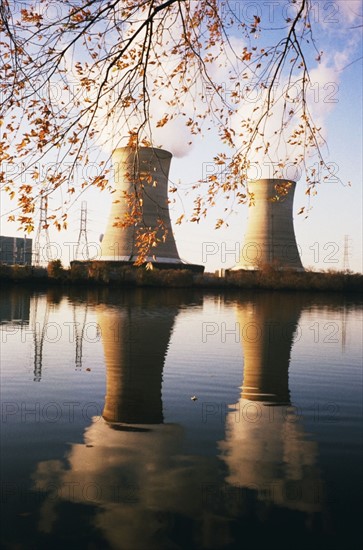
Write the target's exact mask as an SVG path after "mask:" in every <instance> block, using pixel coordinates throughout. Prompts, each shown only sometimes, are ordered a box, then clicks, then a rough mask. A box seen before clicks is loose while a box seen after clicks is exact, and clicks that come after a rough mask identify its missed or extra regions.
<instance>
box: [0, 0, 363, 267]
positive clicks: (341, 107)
mask: <svg viewBox="0 0 363 550" xmlns="http://www.w3.org/2000/svg"><path fill="white" fill-rule="evenodd" d="M230 4H231V5H232V7H234V9H235V10H239V13H240V14H241V15H242V16H243V17H245V18H247V19H248V18H252V17H253V15H260V16H261V19H262V21H267V20H268V21H269V25H270V27H269V28H274V26H275V27H276V28H277V27H278V25H279V24H280V23H281V16H282V14H284V13H285V14H286V10H287V9H288V8H287V2H286V1H285V0H281V1H278V0H276V1H275V2H268V1H262V0H260V1H259V2H247V1H246V2H239V1H236V2H230ZM313 5H314V11H313V17H314V18H315V19H316V23H317V25H318V26H317V29H318V31H319V32H318V35H317V36H316V38H317V41H318V48H319V50H322V51H324V55H323V58H322V59H323V60H322V62H321V63H320V64H319V65H318V64H317V63H315V65H314V68H313V70H312V72H311V82H312V86H311V97H310V99H311V101H312V109H313V114H314V116H315V118H317V120H318V122H319V123H321V126H322V128H323V135H324V137H325V139H326V142H327V147H326V148H325V149H324V155H325V159H326V161H327V162H328V163H332V164H331V166H332V168H333V171H334V173H336V174H337V175H338V177H339V179H340V181H338V179H336V178H334V177H332V178H331V181H329V182H324V183H321V184H320V185H319V186H318V193H317V195H316V196H314V197H311V198H310V199H308V197H307V196H306V195H305V190H306V187H305V181H304V174H303V173H301V178H300V179H299V181H298V183H297V187H296V192H295V201H294V226H295V234H296V240H297V243H298V246H299V250H300V253H301V259H302V263H303V265H304V267H305V268H312V269H315V270H321V269H323V270H327V269H342V268H343V267H349V268H350V269H351V270H353V271H357V272H362V271H363V259H362V250H363V244H362V233H363V228H362V204H363V200H362V199H363V197H362V176H363V174H362V172H363V162H362V150H363V143H362V124H363V123H362V118H363V117H362V114H363V113H362V60H361V59H360V57H361V56H362V41H361V38H362V30H361V29H357V28H353V27H357V26H359V25H361V24H362V19H363V17H362V15H363V8H362V1H361V0H336V1H334V2H325V0H317V1H316V2H313ZM221 9H222V7H221ZM284 10H285V11H284ZM231 38H232V40H238V37H236V36H232V37H231ZM222 78H223V77H222ZM226 93H228V90H226ZM158 115H159V113H158ZM159 135H160V136H161V137H160V139H163V140H164V143H162V145H163V147H164V148H166V149H168V150H170V151H171V152H172V153H173V154H174V156H173V159H172V162H171V169H170V175H169V179H170V183H171V185H173V186H174V185H176V186H177V187H178V188H179V192H178V193H176V194H173V195H172V196H171V197H170V198H171V199H172V200H173V202H172V203H171V204H170V214H171V218H172V222H174V224H173V230H174V236H175V240H176V244H177V248H178V251H179V255H180V257H181V258H182V259H183V260H185V261H187V262H189V263H196V264H202V265H205V267H206V270H207V271H215V270H218V269H226V268H229V267H232V266H233V265H234V264H235V263H237V261H238V256H239V253H240V251H241V248H242V247H243V238H244V234H245V231H246V227H247V220H248V213H249V207H248V206H246V205H233V207H232V210H231V212H230V213H229V215H228V219H227V223H228V226H225V225H224V226H223V227H222V228H220V229H218V230H215V229H214V226H215V221H216V219H217V218H218V217H220V216H221V215H222V213H223V209H224V207H225V205H224V204H223V201H221V202H220V203H218V205H217V206H216V207H215V208H214V209H211V211H210V212H209V214H208V216H207V218H206V219H205V220H203V221H201V222H200V223H199V224H195V223H190V222H183V223H182V224H181V225H176V224H175V221H176V220H177V218H179V216H180V215H181V214H182V213H184V212H186V213H187V214H188V213H189V214H190V213H191V209H192V196H193V195H192V192H191V191H190V187H191V185H192V183H194V182H196V181H197V180H199V179H202V178H203V177H205V175H206V174H207V173H213V171H217V170H218V166H216V165H215V164H214V163H213V156H214V154H215V153H216V152H218V151H219V149H220V144H219V141H218V136H217V135H216V132H214V131H213V130H210V131H206V132H204V135H201V136H196V137H195V138H194V139H193V144H192V146H191V147H185V148H184V149H185V150H183V152H182V153H181V152H180V144H181V141H183V140H185V139H188V137H187V135H186V134H185V132H182V131H181V128H180V125H176V126H172V125H170V126H169V127H168V128H167V130H166V127H165V134H164V136H163V134H162V132H160V134H159ZM158 137H159V136H158ZM311 162H315V160H314V159H311ZM91 169H92V167H91ZM264 169H265V170H268V169H269V167H268V166H266V167H265V168H264ZM261 176H262V177H268V174H267V173H266V172H265V173H263V174H261ZM186 190H189V192H188V193H187V194H186ZM1 198H2V206H1V213H2V214H3V215H2V217H1V227H0V232H1V234H2V235H9V236H22V235H23V233H22V232H17V224H14V223H9V222H7V221H6V218H7V215H6V214H7V212H8V211H10V210H11V209H12V208H13V207H14V203H11V202H10V201H9V200H8V198H7V197H4V195H3V194H2V195H1ZM174 199H175V202H174ZM52 200H54V201H55V200H56V199H50V201H49V208H50V209H51V208H52ZM81 200H83V201H86V202H87V214H88V220H87V228H88V241H89V243H92V244H91V247H90V252H91V254H92V255H94V257H96V258H97V256H98V254H99V237H100V235H101V234H102V233H104V231H105V227H106V223H107V218H108V214H109V210H110V206H111V201H112V196H111V195H110V194H109V193H108V192H107V191H103V192H100V191H98V190H96V189H93V190H89V191H87V192H85V193H84V194H83V195H82V197H81V199H80V200H79V201H78V202H76V203H75V204H74V205H73V207H72V208H71V210H70V212H69V229H68V230H67V231H62V232H61V233H58V232H57V231H56V230H54V229H52V228H51V229H50V240H51V242H52V243H54V246H53V249H52V250H53V255H54V256H55V257H57V258H60V259H61V260H62V263H63V264H64V265H67V264H69V261H70V260H72V259H73V252H72V251H73V250H74V247H75V245H76V243H77V240H78V235H79V228H80V225H79V224H80V209H81V203H80V201H81ZM303 206H305V208H306V209H308V215H307V217H305V215H300V216H299V215H297V212H298V211H299V210H300V208H301V207H303ZM30 238H34V233H33V234H31V235H30ZM346 247H347V252H348V262H349V263H348V265H347V264H345V265H344V256H345V255H344V250H345V248H346Z"/></svg>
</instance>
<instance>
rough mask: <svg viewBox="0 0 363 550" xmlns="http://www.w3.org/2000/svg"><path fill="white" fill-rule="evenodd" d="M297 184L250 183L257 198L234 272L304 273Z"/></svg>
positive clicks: (277, 182)
mask: <svg viewBox="0 0 363 550" xmlns="http://www.w3.org/2000/svg"><path fill="white" fill-rule="evenodd" d="M295 185H296V183H295V182H292V181H289V180H279V179H261V180H255V181H250V182H249V184H248V191H249V192H250V193H251V194H253V200H254V205H253V206H251V207H250V210H249V218H248V226H247V233H246V237H245V242H244V246H243V248H242V250H241V255H240V260H239V262H238V264H237V265H236V266H235V267H234V268H233V269H258V268H260V267H261V266H263V265H274V266H276V267H280V268H286V269H294V270H297V271H303V269H304V268H303V266H302V263H301V260H300V256H299V251H298V248H297V244H296V239H295V233H294V225H293V220H292V207H293V200H294V191H295Z"/></svg>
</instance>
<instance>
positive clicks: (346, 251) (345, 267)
mask: <svg viewBox="0 0 363 550" xmlns="http://www.w3.org/2000/svg"><path fill="white" fill-rule="evenodd" d="M343 271H349V235H344V256H343Z"/></svg>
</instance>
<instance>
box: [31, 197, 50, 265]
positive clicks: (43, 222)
mask: <svg viewBox="0 0 363 550" xmlns="http://www.w3.org/2000/svg"><path fill="white" fill-rule="evenodd" d="M48 225H49V224H48V197H47V196H45V195H42V196H41V197H40V208H39V225H38V229H37V234H36V237H35V241H34V257H33V258H34V259H33V264H34V265H36V266H40V265H43V264H47V263H48V261H50V260H51V258H50V257H48V256H49V254H50V239H49V232H48Z"/></svg>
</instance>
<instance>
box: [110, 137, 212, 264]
mask: <svg viewBox="0 0 363 550" xmlns="http://www.w3.org/2000/svg"><path fill="white" fill-rule="evenodd" d="M171 158H172V155H171V153H169V152H168V151H165V150H163V149H155V148H152V147H139V148H138V149H135V148H131V147H122V148H119V149H115V151H114V152H113V164H114V174H115V187H116V193H115V201H114V202H113V204H112V208H111V212H110V216H109V219H108V224H107V228H106V232H105V235H104V237H103V239H102V243H101V251H102V252H101V260H102V261H116V262H123V263H124V262H125V263H133V262H135V260H136V259H137V256H138V249H137V246H136V239H137V232H138V229H140V228H142V229H148V228H150V229H151V230H153V229H155V228H156V227H157V225H158V220H161V221H162V222H163V224H164V227H165V228H166V230H167V234H166V239H165V242H159V243H158V244H157V246H156V247H155V248H152V253H150V256H149V257H147V259H146V261H148V262H152V263H153V264H154V265H155V266H157V267H159V268H160V267H164V268H169V269H170V268H174V269H175V268H177V269H192V270H194V271H203V269H204V268H203V267H202V266H195V265H192V264H187V263H185V262H183V261H182V260H181V259H180V258H179V254H178V250H177V247H176V244H175V240H174V236H173V230H172V226H171V220H170V214H169V205H168V175H169V168H170V162H171ZM130 196H132V197H135V198H136V201H137V203H138V204H137V206H138V207H142V221H140V222H139V224H138V225H131V226H129V227H115V223H117V222H122V221H124V220H125V216H127V215H128V214H130V204H129V203H128V202H127V200H125V197H130ZM116 201H117V202H116Z"/></svg>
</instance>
